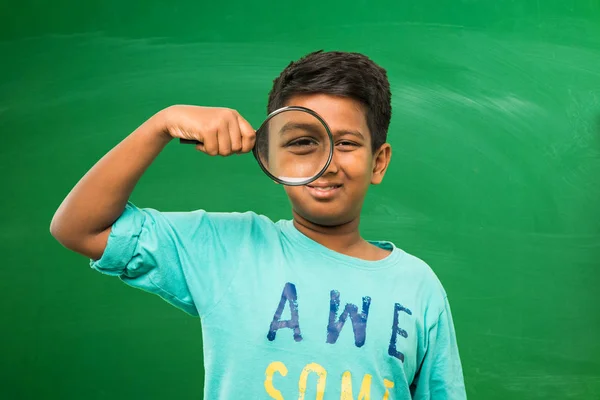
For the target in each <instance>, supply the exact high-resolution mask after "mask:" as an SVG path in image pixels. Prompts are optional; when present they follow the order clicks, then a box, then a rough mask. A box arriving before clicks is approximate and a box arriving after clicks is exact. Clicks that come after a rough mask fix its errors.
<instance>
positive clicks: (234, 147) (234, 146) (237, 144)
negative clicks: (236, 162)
mask: <svg viewBox="0 0 600 400" xmlns="http://www.w3.org/2000/svg"><path fill="white" fill-rule="evenodd" d="M228 126H229V138H230V139H231V151H232V152H234V153H236V154H237V153H240V152H241V151H242V133H241V131H240V124H239V122H238V120H237V118H232V119H229V120H228Z"/></svg>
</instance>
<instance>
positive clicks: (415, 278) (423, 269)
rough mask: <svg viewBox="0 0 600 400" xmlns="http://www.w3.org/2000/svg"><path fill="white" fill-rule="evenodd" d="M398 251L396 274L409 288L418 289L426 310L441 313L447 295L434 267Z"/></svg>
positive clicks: (411, 255) (416, 257)
mask: <svg viewBox="0 0 600 400" xmlns="http://www.w3.org/2000/svg"><path fill="white" fill-rule="evenodd" d="M399 251H400V252H401V253H402V257H400V261H399V266H398V267H399V268H398V273H399V274H401V275H402V276H403V279H406V280H408V281H409V282H410V283H409V284H410V286H412V287H414V288H417V289H418V293H419V297H420V298H421V299H422V300H424V301H425V302H426V303H427V308H433V309H439V311H440V312H441V311H442V310H443V309H444V308H445V304H446V302H447V297H448V294H447V292H446V289H445V288H444V285H443V283H442V281H441V280H440V278H439V277H438V275H437V274H436V272H435V267H433V268H432V266H430V264H429V263H428V262H427V261H425V260H424V259H422V258H420V257H418V256H416V255H414V254H410V253H407V252H405V251H403V250H399Z"/></svg>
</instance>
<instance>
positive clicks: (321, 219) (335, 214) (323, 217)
mask: <svg viewBox="0 0 600 400" xmlns="http://www.w3.org/2000/svg"><path fill="white" fill-rule="evenodd" d="M294 212H295V213H296V215H298V216H299V217H300V218H302V219H304V220H306V221H308V222H310V223H312V224H315V225H319V226H327V227H334V226H340V225H344V224H347V223H349V222H351V221H352V220H354V217H353V216H351V215H349V214H350V213H349V212H347V211H346V212H344V211H343V210H340V209H337V210H332V209H331V208H330V209H329V210H327V209H321V210H302V209H298V208H294Z"/></svg>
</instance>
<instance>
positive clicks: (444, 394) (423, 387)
mask: <svg viewBox="0 0 600 400" xmlns="http://www.w3.org/2000/svg"><path fill="white" fill-rule="evenodd" d="M411 391H412V393H413V398H414V399H415V400H424V399H435V400H446V399H451V400H461V399H466V398H467V395H466V391H465V384H464V377H463V371H462V365H461V361H460V355H459V351H458V345H457V340H456V334H455V330H454V323H453V320H452V313H451V310H450V303H449V302H448V298H447V297H446V298H445V299H444V308H443V309H442V311H441V313H440V315H439V317H438V319H437V321H436V322H435V324H434V325H433V326H431V327H430V328H429V332H428V336H427V349H426V351H425V356H424V358H423V361H422V363H421V366H420V369H419V371H418V372H417V375H416V376H415V379H414V381H413V384H412V385H411Z"/></svg>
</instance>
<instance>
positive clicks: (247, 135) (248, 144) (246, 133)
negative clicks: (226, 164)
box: [237, 115, 256, 153]
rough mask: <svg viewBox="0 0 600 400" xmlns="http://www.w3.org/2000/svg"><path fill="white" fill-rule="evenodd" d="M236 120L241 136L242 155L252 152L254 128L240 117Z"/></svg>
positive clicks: (254, 137) (254, 136)
mask: <svg viewBox="0 0 600 400" xmlns="http://www.w3.org/2000/svg"><path fill="white" fill-rule="evenodd" d="M237 119H238V122H239V126H240V131H241V134H242V153H247V152H249V151H252V148H253V147H254V141H255V140H256V132H255V131H254V128H252V125H250V124H249V123H248V121H246V120H245V119H244V118H243V117H242V116H241V115H238V117H237Z"/></svg>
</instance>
